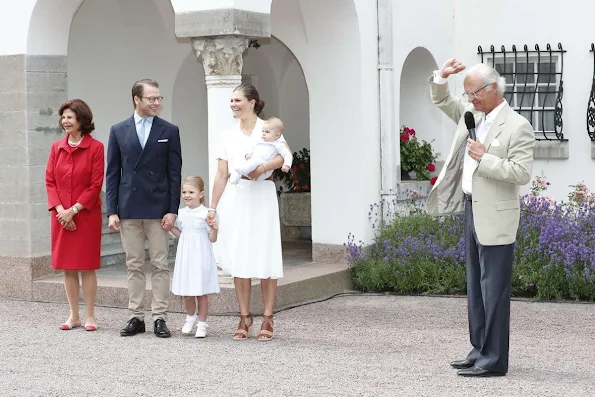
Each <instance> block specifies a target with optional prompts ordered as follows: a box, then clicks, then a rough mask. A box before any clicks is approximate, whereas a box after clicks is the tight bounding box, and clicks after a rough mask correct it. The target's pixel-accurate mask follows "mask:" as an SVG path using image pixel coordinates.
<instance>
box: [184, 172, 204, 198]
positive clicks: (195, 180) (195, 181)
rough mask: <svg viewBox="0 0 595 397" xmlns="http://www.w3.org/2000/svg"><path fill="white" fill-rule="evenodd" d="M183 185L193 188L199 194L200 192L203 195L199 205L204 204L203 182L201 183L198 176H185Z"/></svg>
mask: <svg viewBox="0 0 595 397" xmlns="http://www.w3.org/2000/svg"><path fill="white" fill-rule="evenodd" d="M183 185H190V186H194V187H195V188H197V189H198V191H199V192H202V194H203V195H202V197H201V198H200V203H201V204H204V203H205V195H204V192H205V181H203V180H202V178H201V177H200V176H187V177H186V178H184V180H183V181H182V186H183Z"/></svg>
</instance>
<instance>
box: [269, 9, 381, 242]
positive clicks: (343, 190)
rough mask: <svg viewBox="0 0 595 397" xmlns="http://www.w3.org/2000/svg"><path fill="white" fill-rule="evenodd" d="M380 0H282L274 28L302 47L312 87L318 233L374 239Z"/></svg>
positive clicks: (322, 237)
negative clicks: (377, 8)
mask: <svg viewBox="0 0 595 397" xmlns="http://www.w3.org/2000/svg"><path fill="white" fill-rule="evenodd" d="M374 10H375V4H374V2H370V1H365V2H364V1H357V7H356V5H355V4H354V1H352V0H327V1H325V2H324V3H321V2H319V1H312V0H300V1H298V0H294V1H287V2H281V1H274V2H273V6H272V10H271V26H272V33H273V35H275V36H276V37H278V38H279V39H280V40H281V41H282V42H283V43H285V45H287V46H288V47H289V48H290V49H291V51H292V52H293V53H294V54H295V55H296V57H297V58H298V60H299V61H300V64H301V66H302V68H303V70H304V75H305V77H306V82H307V85H308V89H309V94H310V145H311V154H312V158H311V166H312V240H313V241H314V242H315V243H327V244H343V243H344V242H345V241H346V239H347V235H348V234H349V233H350V232H351V233H354V234H355V235H356V236H358V238H361V239H362V240H364V241H371V239H372V237H373V231H372V228H371V225H370V222H369V221H368V209H369V206H370V204H372V203H375V202H378V201H379V197H380V196H379V189H380V167H379V164H380V142H379V133H378V113H377V107H378V96H377V73H378V72H377V68H376V63H377V49H376V41H375V39H374V37H376V28H375V25H376V17H375V12H374Z"/></svg>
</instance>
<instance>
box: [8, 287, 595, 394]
mask: <svg viewBox="0 0 595 397" xmlns="http://www.w3.org/2000/svg"><path fill="white" fill-rule="evenodd" d="M67 311H68V307H67V305H64V304H53V303H36V302H24V301H15V300H6V299H0V318H1V319H2V320H3V322H4V328H3V329H2V331H0V335H2V337H1V338H0V357H2V365H1V367H0V384H1V385H2V387H1V388H0V395H2V396H69V395H85V396H86V395H94V396H190V395H193V396H273V397H274V396H342V397H344V396H440V397H442V396H594V395H595V369H594V365H593V363H594V361H595V346H594V345H595V344H594V343H593V339H594V335H595V305H593V304H568V303H531V302H527V301H514V302H513V303H512V317H511V318H512V325H511V329H512V334H511V351H510V357H511V361H510V370H509V373H508V375H507V376H506V377H501V378H486V379H468V378H460V377H457V375H456V371H455V370H453V369H451V368H450V367H449V365H448V363H449V361H451V360H453V359H460V358H464V357H465V355H466V353H467V351H468V349H469V345H468V336H467V320H466V301H465V299H461V298H434V297H408V296H386V295H384V296H375V295H355V296H349V295H348V296H340V297H336V298H334V299H331V300H328V301H325V302H320V303H314V304H310V305H305V306H301V307H298V308H294V309H290V310H285V311H282V312H279V313H277V314H276V316H275V321H276V322H275V331H276V333H275V339H274V340H273V341H271V342H268V343H263V342H258V341H256V339H254V338H252V339H250V340H247V341H241V342H238V341H234V340H232V339H231V338H230V336H231V334H232V332H233V330H234V329H235V326H236V325H237V319H236V317H229V316H211V317H210V318H209V324H210V327H211V328H210V334H209V336H208V337H207V338H206V339H204V340H200V339H195V338H194V337H191V336H190V337H188V336H183V335H182V334H181V333H180V328H181V326H182V323H183V321H184V315H183V314H178V313H176V314H172V315H170V317H169V319H168V325H169V327H170V329H171V330H172V331H173V335H172V337H171V338H170V339H159V338H156V337H155V336H154V335H153V333H152V326H151V325H150V324H148V323H147V333H145V334H142V335H137V336H134V337H128V338H122V337H120V336H119V329H120V328H121V327H122V326H123V325H124V323H125V322H126V320H127V318H128V312H127V311H126V310H123V309H115V308H104V307H100V308H97V319H98V322H99V327H100V328H99V330H98V331H97V332H85V331H84V330H82V329H75V330H71V331H60V330H58V329H57V325H58V324H59V323H61V322H62V321H64V320H65V319H66V317H67ZM149 318H150V316H147V319H149ZM255 325H256V326H257V327H259V326H260V318H256V319H255Z"/></svg>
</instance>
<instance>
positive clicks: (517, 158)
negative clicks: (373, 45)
mask: <svg viewBox="0 0 595 397" xmlns="http://www.w3.org/2000/svg"><path fill="white" fill-rule="evenodd" d="M429 81H430V89H431V93H432V101H433V102H434V104H435V105H436V106H437V107H438V108H439V109H440V110H442V111H443V112H444V113H445V114H446V115H447V116H448V117H449V118H450V119H452V120H453V121H454V122H455V123H457V129H456V131H455V137H454V140H453V143H452V146H451V148H450V152H449V153H448V157H447V158H446V162H445V164H444V167H443V168H442V171H441V172H440V175H439V176H438V179H437V181H436V183H435V184H434V186H433V188H432V190H431V192H430V194H429V196H428V201H427V204H426V205H427V211H428V213H430V214H432V215H447V214H454V213H459V212H463V211H464V210H465V203H464V198H463V189H462V184H461V182H462V181H461V179H462V178H461V177H462V175H463V159H464V156H465V155H466V153H467V138H468V130H467V127H466V126H465V119H464V117H463V115H464V114H465V112H466V111H471V112H472V113H473V114H474V116H475V122H476V125H477V124H478V123H479V120H481V118H482V117H483V113H481V112H476V111H475V110H474V109H473V105H472V104H470V103H466V102H463V101H462V100H461V99H459V98H457V97H455V96H454V95H451V94H450V92H449V90H448V84H436V83H434V77H433V76H431V77H430V79H429ZM483 144H484V146H485V147H486V150H487V153H485V154H484V155H483V157H482V159H481V161H480V162H479V166H478V167H477V169H476V170H475V172H474V173H473V185H472V186H473V219H474V223H475V231H476V233H477V238H478V240H479V243H480V244H481V245H504V244H512V243H514V242H515V240H516V234H517V229H518V226H519V218H520V200H519V187H520V186H521V185H525V184H527V183H528V182H529V181H530V180H531V173H532V170H533V151H534V148H535V133H534V131H533V128H532V127H531V124H529V121H527V119H525V118H524V117H523V116H521V115H519V114H518V113H517V112H515V111H514V110H513V109H511V108H510V106H509V105H508V104H505V105H504V107H503V108H502V109H501V110H500V112H499V113H498V115H497V116H496V118H495V120H494V121H493V122H492V125H491V126H490V128H489V130H488V133H487V136H486V138H485V141H484V142H483Z"/></svg>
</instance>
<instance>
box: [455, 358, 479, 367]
mask: <svg viewBox="0 0 595 397" xmlns="http://www.w3.org/2000/svg"><path fill="white" fill-rule="evenodd" d="M474 364H475V361H471V360H467V359H464V360H457V361H452V362H451V363H450V366H451V367H453V368H454V369H467V368H471V367H472V366H473V365H474Z"/></svg>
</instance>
